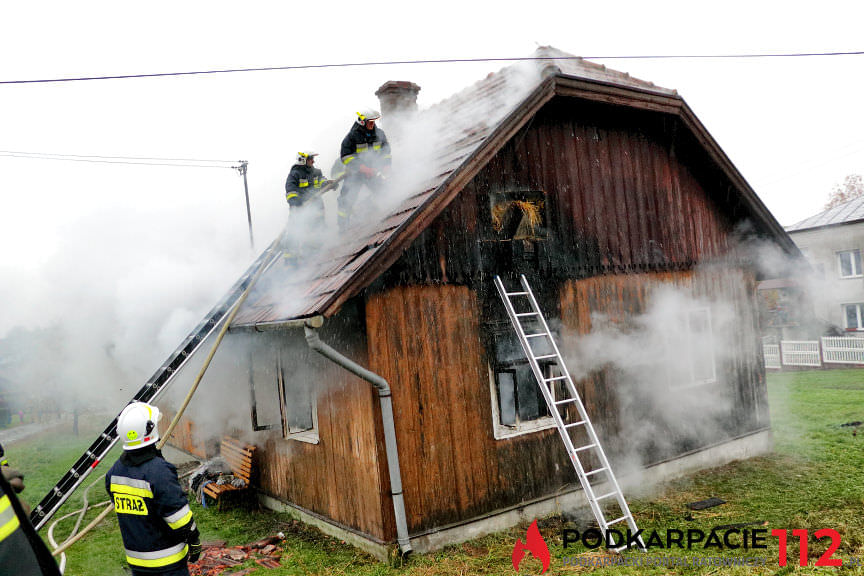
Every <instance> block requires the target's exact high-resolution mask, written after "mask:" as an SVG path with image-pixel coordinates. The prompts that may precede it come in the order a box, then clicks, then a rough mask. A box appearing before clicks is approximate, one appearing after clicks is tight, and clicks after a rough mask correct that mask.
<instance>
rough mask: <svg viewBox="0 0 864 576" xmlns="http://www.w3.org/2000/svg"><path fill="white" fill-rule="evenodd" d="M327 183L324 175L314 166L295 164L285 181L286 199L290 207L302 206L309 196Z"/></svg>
mask: <svg viewBox="0 0 864 576" xmlns="http://www.w3.org/2000/svg"><path fill="white" fill-rule="evenodd" d="M324 182H326V179H325V178H324V174H323V173H322V172H321V170H319V169H318V168H315V167H314V166H306V165H305V164H302V165H301V164H295V165H294V166H293V167H292V168H291V172H289V173H288V179H287V180H286V181H285V199H286V200H287V201H288V204H289V205H290V206H292V207H293V206H301V205H302V204H303V203H304V202H305V201H306V200H307V199H308V198H309V195H310V194H311V193H312V192H313V191H315V190H319V189H320V188H321V185H322V184H324Z"/></svg>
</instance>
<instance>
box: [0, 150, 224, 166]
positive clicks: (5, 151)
mask: <svg viewBox="0 0 864 576" xmlns="http://www.w3.org/2000/svg"><path fill="white" fill-rule="evenodd" d="M0 154H26V155H28V156H52V157H53V156H64V157H66V156H68V157H72V158H98V159H103V160H105V159H107V160H152V161H156V162H202V163H204V162H212V163H221V164H236V163H237V160H207V159H201V158H148V157H143V156H100V155H98V154H56V153H53V152H26V151H22V150H0Z"/></svg>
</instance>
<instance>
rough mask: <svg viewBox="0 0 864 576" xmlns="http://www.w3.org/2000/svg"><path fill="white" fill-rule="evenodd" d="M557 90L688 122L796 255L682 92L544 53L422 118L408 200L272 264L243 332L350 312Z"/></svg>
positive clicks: (247, 308)
mask: <svg viewBox="0 0 864 576" xmlns="http://www.w3.org/2000/svg"><path fill="white" fill-rule="evenodd" d="M556 88H557V89H558V90H559V91H562V93H564V92H563V91H564V90H570V91H571V92H566V93H568V94H569V93H573V91H576V93H578V94H579V95H585V94H588V96H591V97H593V96H594V95H596V97H597V98H598V99H600V98H602V99H603V101H607V102H616V103H622V104H623V105H634V106H641V107H643V108H646V109H652V110H660V111H663V112H668V113H673V114H679V115H681V117H682V119H683V120H684V122H685V124H686V125H688V127H689V128H690V129H691V130H693V131H694V132H696V133H698V135H699V137H700V140H701V141H702V143H703V145H704V146H705V147H706V149H707V150H708V152H709V154H711V155H712V157H714V159H715V161H717V162H718V164H719V165H720V166H721V167H722V168H723V169H724V170H725V171H726V173H727V174H729V175H730V178H731V180H732V182H734V183H735V184H736V187H737V188H738V189H739V191H740V193H741V196H742V197H743V199H744V201H745V204H747V205H748V206H749V207H750V208H751V210H752V211H753V214H754V216H755V217H756V218H757V219H759V220H760V221H762V222H764V223H765V225H766V227H767V228H768V229H769V230H770V231H771V232H772V233H773V234H774V235H776V236H782V237H785V239H786V240H787V241H788V242H786V243H788V245H789V246H792V247H794V244H793V243H792V242H791V240H788V236H786V234H785V233H784V231H783V228H782V227H781V226H780V225H779V224H778V223H777V222H776V220H774V218H773V216H771V214H770V212H768V210H767V208H765V207H764V205H763V204H762V203H761V201H760V200H759V199H758V197H756V195H755V193H754V192H753V191H752V190H751V189H750V187H749V185H747V183H746V181H744V179H743V178H742V177H741V176H740V174H739V173H738V172H737V171H736V170H735V168H734V166H732V164H731V162H730V161H729V160H728V158H727V157H726V156H725V154H723V152H722V150H720V148H719V146H717V144H716V142H714V141H713V139H711V137H710V135H708V134H707V131H705V129H704V127H703V126H702V125H701V123H699V121H698V119H696V118H695V116H694V115H693V114H692V112H690V110H689V108H688V107H687V106H686V104H685V103H684V101H683V100H681V98H680V97H679V96H678V94H677V92H676V91H675V90H670V89H668V88H662V87H659V86H655V85H654V84H652V83H651V82H646V81H644V80H640V79H638V78H633V77H631V76H630V75H629V74H626V73H623V72H618V71H615V70H610V69H608V68H606V67H605V66H603V65H599V64H595V63H593V62H588V61H586V60H583V59H582V58H578V57H576V56H573V55H571V54H567V53H565V52H561V51H560V50H557V49H555V48H551V47H541V48H538V49H537V51H536V52H535V53H534V55H533V57H532V58H530V59H528V60H527V61H524V62H519V63H517V64H514V65H511V66H508V67H506V68H503V69H501V70H500V71H498V72H495V73H492V74H489V75H488V76H487V77H486V78H484V79H482V80H480V81H479V82H477V83H475V84H474V85H472V86H469V87H468V88H466V89H464V90H462V91H461V92H459V93H457V94H455V95H453V96H451V97H450V98H448V99H446V100H444V101H442V102H440V103H438V104H436V105H434V106H432V107H430V108H428V109H426V110H423V111H420V112H418V115H417V117H416V118H417V120H418V121H420V122H423V121H424V120H426V121H427V122H426V123H427V125H432V126H436V127H437V134H434V135H430V136H431V137H430V138H429V139H428V141H429V142H431V143H433V144H432V145H433V146H434V149H433V150H432V152H431V156H430V158H431V159H430V161H429V162H428V167H429V169H428V171H427V173H426V174H424V175H423V176H422V178H419V179H415V180H414V181H413V182H411V184H410V185H407V186H406V190H405V194H404V195H403V196H402V198H403V199H402V200H401V201H400V202H399V203H398V204H397V205H396V206H395V207H393V208H392V209H390V210H389V212H388V213H386V214H384V215H383V217H382V218H381V219H379V220H376V221H374V222H371V223H365V224H363V223H361V224H360V225H358V227H355V228H349V229H348V230H346V231H345V232H343V233H342V234H341V236H340V238H339V242H340V244H339V245H338V246H336V247H335V248H333V247H331V248H330V249H329V250H328V251H327V252H326V253H323V254H319V255H318V256H317V258H316V259H315V262H312V263H306V264H305V265H304V268H303V269H302V270H300V269H298V268H297V267H296V266H294V265H292V264H291V263H288V262H279V263H277V264H275V265H273V266H272V267H271V269H270V270H268V271H267V272H266V273H265V274H264V275H263V276H262V278H261V280H260V281H259V284H258V285H257V286H256V287H255V288H254V289H253V291H252V293H251V294H250V295H249V298H248V299H247V302H246V303H245V304H244V306H243V308H242V309H241V310H240V311H239V312H238V314H237V316H236V318H235V320H234V326H254V325H256V324H259V323H271V324H272V323H278V322H280V321H284V320H290V319H294V318H304V317H309V316H314V315H318V314H323V315H324V316H330V315H332V314H335V313H336V311H337V310H338V309H339V307H340V306H341V305H342V303H344V302H345V301H346V300H347V299H348V298H350V297H351V296H353V295H355V294H357V293H358V292H359V291H360V290H362V289H363V288H365V287H366V286H368V285H369V284H370V283H371V282H373V281H374V280H375V279H376V278H377V277H378V276H379V275H380V274H381V273H383V271H385V270H386V269H387V268H388V267H389V266H390V265H392V263H393V262H395V261H396V259H398V257H399V255H400V254H401V252H402V250H404V249H405V248H406V247H407V246H408V245H409V243H410V242H411V241H412V240H413V239H414V238H415V237H416V236H417V235H418V234H419V233H420V232H422V230H423V229H424V228H425V227H426V225H427V224H428V223H429V222H431V221H432V220H433V219H434V218H435V217H437V215H438V214H439V213H440V212H441V210H443V209H444V208H445V207H446V206H447V204H448V203H449V202H450V201H451V200H452V198H453V197H454V196H455V195H456V194H458V192H459V190H461V188H462V186H464V185H465V183H467V182H468V181H470V178H473V175H474V174H476V173H477V171H478V170H479V169H480V168H482V166H483V165H485V163H486V161H488V160H489V159H490V158H491V157H492V156H493V155H494V154H495V152H497V150H498V148H499V147H500V146H502V145H503V144H504V143H506V141H507V139H508V138H510V137H512V135H513V134H514V133H515V131H516V130H518V129H519V128H520V127H522V126H523V125H524V124H525V123H526V122H528V120H529V119H530V117H531V116H532V115H533V114H534V113H536V112H537V111H538V110H539V109H540V107H541V106H542V105H543V104H545V103H546V102H548V101H549V100H550V99H551V98H552V97H554V96H555V95H556ZM430 120H431V121H430ZM437 120H440V121H437ZM394 172H395V170H394ZM782 242H783V240H782V239H781V243H782ZM793 249H794V248H793Z"/></svg>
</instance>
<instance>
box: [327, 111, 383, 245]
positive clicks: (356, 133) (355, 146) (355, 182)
mask: <svg viewBox="0 0 864 576" xmlns="http://www.w3.org/2000/svg"><path fill="white" fill-rule="evenodd" d="M379 118H381V114H380V113H379V112H378V111H377V110H372V109H367V110H363V111H361V112H357V121H356V122H355V123H354V124H353V125H352V126H351V130H349V131H348V134H347V135H346V136H345V138H344V139H343V140H342V148H341V150H340V152H339V157H340V158H341V159H342V167H343V169H344V171H345V181H344V182H343V183H342V191H341V193H340V194H339V222H340V228H342V229H344V228H345V226H347V224H348V221H349V220H350V217H351V211H352V210H353V208H354V203H355V202H356V201H357V194H358V193H359V191H360V188H363V187H366V188H367V189H369V190H370V191H371V192H375V191H377V190H378V188H379V187H380V186H381V183H382V182H383V180H384V174H385V173H386V172H387V171H388V170H389V169H390V161H391V157H390V143H389V142H388V141H387V135H386V134H384V131H383V130H381V129H380V128H378V127H377V126H376V125H375V122H376V120H378V119H379ZM333 176H334V178H335V177H337V175H336V174H334V175H333Z"/></svg>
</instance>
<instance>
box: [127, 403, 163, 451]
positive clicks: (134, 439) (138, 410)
mask: <svg viewBox="0 0 864 576" xmlns="http://www.w3.org/2000/svg"><path fill="white" fill-rule="evenodd" d="M161 416H162V414H160V413H159V409H158V408H157V407H156V406H151V405H150V404H146V403H144V402H132V403H131V404H129V405H128V406H126V408H124V409H123V411H122V412H121V413H120V416H118V417H117V437H118V438H121V439H122V440H123V450H137V449H139V448H143V447H145V446H150V445H151V444H155V443H156V442H158V441H159V428H158V426H157V424H158V423H159V419H160V418H161Z"/></svg>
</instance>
